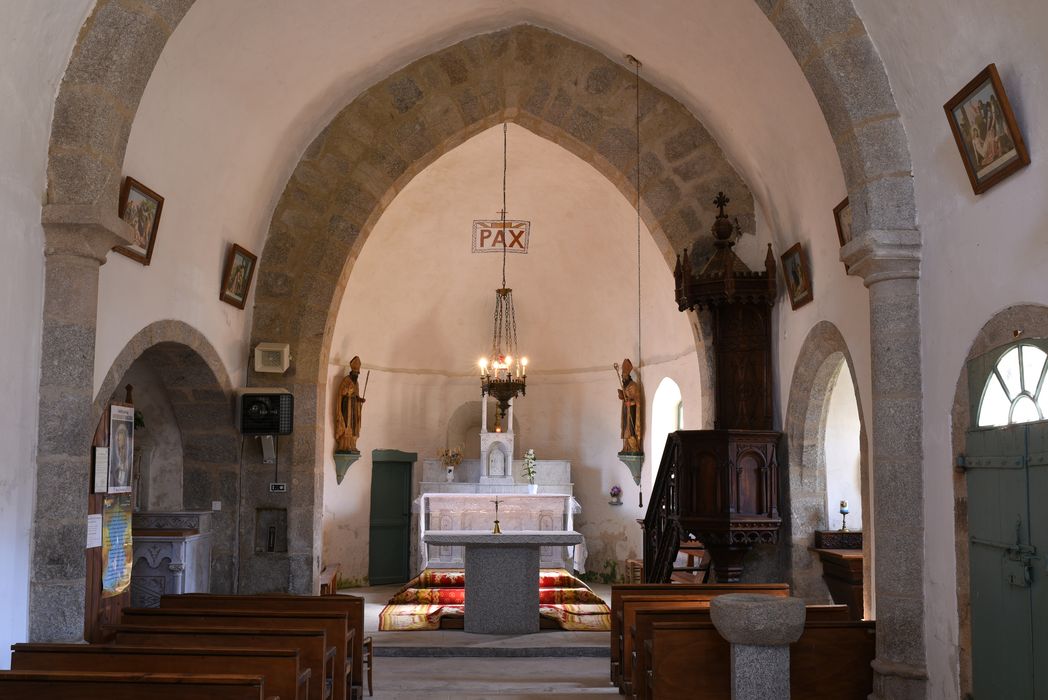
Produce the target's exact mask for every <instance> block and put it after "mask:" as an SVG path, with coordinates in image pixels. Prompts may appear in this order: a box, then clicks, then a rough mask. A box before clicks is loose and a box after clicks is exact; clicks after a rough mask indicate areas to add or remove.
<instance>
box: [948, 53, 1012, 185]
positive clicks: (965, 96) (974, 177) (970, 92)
mask: <svg viewBox="0 0 1048 700" xmlns="http://www.w3.org/2000/svg"><path fill="white" fill-rule="evenodd" d="M943 109H945V110H946V118H947V119H948V120H949V122H950V129H951V130H953V138H954V139H955V140H956V141H957V149H958V150H959V151H960V152H961V160H963V161H964V169H965V170H966V171H968V179H969V180H970V181H971V183H972V189H973V190H975V194H982V193H983V192H985V191H986V190H988V189H990V188H991V187H993V186H994V185H996V184H997V183H998V182H1000V181H1001V180H1003V179H1005V178H1006V177H1008V176H1009V175H1011V174H1012V173H1014V172H1015V171H1016V170H1020V169H1021V168H1024V167H1026V166H1027V165H1029V164H1030V154H1029V153H1028V152H1027V150H1026V143H1025V142H1024V141H1023V135H1022V133H1021V132H1020V131H1019V125H1018V124H1017V123H1016V121H1015V114H1014V113H1013V112H1012V105H1011V103H1009V102H1008V95H1006V94H1005V92H1004V86H1003V85H1002V84H1001V77H1000V76H999V75H998V74H997V66H996V65H995V64H993V63H991V64H990V65H988V66H986V68H984V69H983V70H982V72H981V73H979V75H977V76H975V77H974V78H973V79H972V81H971V82H970V83H968V84H967V85H965V86H964V88H963V89H962V90H961V91H960V92H958V93H957V94H956V95H954V97H953V99H952V100H950V101H949V102H947V103H946V104H945V105H943Z"/></svg>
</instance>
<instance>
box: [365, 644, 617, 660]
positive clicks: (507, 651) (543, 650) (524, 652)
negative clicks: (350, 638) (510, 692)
mask: <svg viewBox="0 0 1048 700" xmlns="http://www.w3.org/2000/svg"><path fill="white" fill-rule="evenodd" d="M374 649H375V656H389V657H419V658H444V657H465V658H537V657H559V658H608V657H609V656H611V650H610V649H609V647H608V645H606V644H605V645H604V646H595V647H584V646H570V647H549V646H541V647H416V646H390V647H380V646H376V647H375V648H374Z"/></svg>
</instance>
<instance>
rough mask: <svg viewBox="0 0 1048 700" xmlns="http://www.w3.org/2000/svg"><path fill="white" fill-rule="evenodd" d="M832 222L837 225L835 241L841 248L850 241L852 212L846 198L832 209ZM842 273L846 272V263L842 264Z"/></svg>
mask: <svg viewBox="0 0 1048 700" xmlns="http://www.w3.org/2000/svg"><path fill="white" fill-rule="evenodd" d="M833 221H834V223H836V224H837V240H839V241H840V242H841V248H843V247H844V246H845V245H847V244H848V243H850V242H851V239H852V210H851V204H849V203H848V198H847V197H845V198H844V200H843V201H842V202H841V203H840V204H838V205H837V206H835V207H834V208H833ZM844 271H845V272H847V271H848V263H844Z"/></svg>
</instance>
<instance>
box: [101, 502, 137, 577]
mask: <svg viewBox="0 0 1048 700" xmlns="http://www.w3.org/2000/svg"><path fill="white" fill-rule="evenodd" d="M131 559H132V548H131V494H129V493H125V494H120V495H116V496H106V497H105V500H104V501H103V505H102V597H103V598H111V597H113V596H115V595H120V594H121V593H123V592H124V591H125V590H127V587H128V586H129V585H130V584H131V564H132V561H131Z"/></svg>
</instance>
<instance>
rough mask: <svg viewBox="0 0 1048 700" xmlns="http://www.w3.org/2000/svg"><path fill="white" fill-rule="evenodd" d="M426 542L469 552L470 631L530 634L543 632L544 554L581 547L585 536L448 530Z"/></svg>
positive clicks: (560, 532) (567, 532)
mask: <svg viewBox="0 0 1048 700" xmlns="http://www.w3.org/2000/svg"><path fill="white" fill-rule="evenodd" d="M500 500H501V499H500ZM499 520H500V521H501V520H502V507H501V505H500V507H499ZM423 541H424V542H425V543H426V544H427V545H430V546H435V547H437V548H443V547H452V548H453V547H463V548H464V549H465V551H466V555H465V559H466V563H465V569H466V604H465V616H466V619H465V630H466V632H472V633H474V634H530V633H533V632H538V631H539V559H540V556H539V551H540V549H563V548H564V545H577V544H579V543H580V542H582V541H583V537H582V535H580V534H579V533H577V532H574V531H572V530H556V531H548V530H547V531H536V530H524V531H520V532H503V533H502V534H498V535H495V534H492V533H490V532H486V533H485V532H477V531H472V530H447V531H444V532H430V533H428V534H426V535H425V536H424V537H423Z"/></svg>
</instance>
